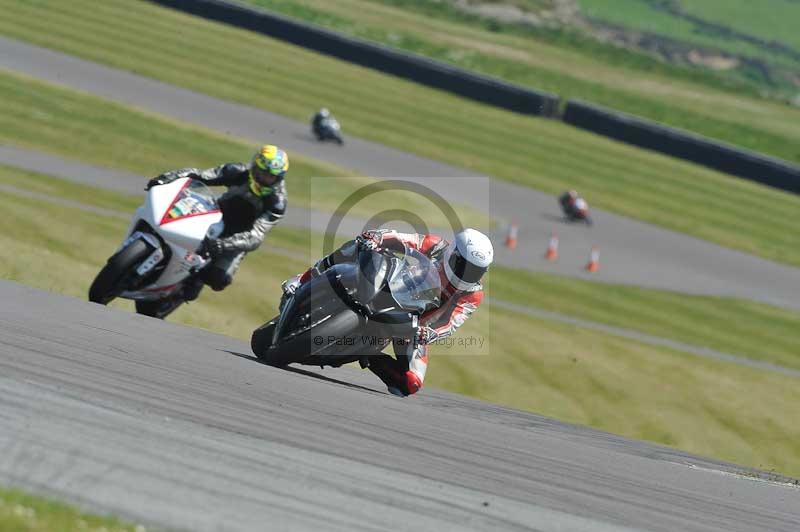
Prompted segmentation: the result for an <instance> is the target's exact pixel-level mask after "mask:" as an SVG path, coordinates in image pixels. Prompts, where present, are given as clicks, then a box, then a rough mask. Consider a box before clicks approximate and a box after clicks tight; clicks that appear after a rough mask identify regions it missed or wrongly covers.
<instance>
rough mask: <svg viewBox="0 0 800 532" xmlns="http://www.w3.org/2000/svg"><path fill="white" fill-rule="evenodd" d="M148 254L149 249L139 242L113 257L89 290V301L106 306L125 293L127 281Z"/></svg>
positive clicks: (133, 243) (132, 243)
mask: <svg viewBox="0 0 800 532" xmlns="http://www.w3.org/2000/svg"><path fill="white" fill-rule="evenodd" d="M149 254H150V247H149V246H148V245H147V244H145V243H144V242H143V241H141V240H136V241H134V242H131V244H130V245H129V246H128V247H126V248H125V249H123V250H121V251H120V252H119V253H116V254H115V255H113V256H112V257H111V258H110V259H108V262H107V263H106V265H105V266H103V269H102V270H100V273H98V274H97V277H95V279H94V282H92V286H91V287H90V288H89V301H91V302H92V303H99V304H101V305H108V304H109V303H110V302H111V301H112V300H113V299H114V298H115V297H117V296H118V295H120V294H121V293H122V292H124V291H125V289H126V288H128V287H127V281H128V280H129V278H130V277H131V274H133V273H134V272H135V271H136V268H137V267H138V266H139V264H141V262H142V261H143V260H144V259H146V258H147V256H148V255H149Z"/></svg>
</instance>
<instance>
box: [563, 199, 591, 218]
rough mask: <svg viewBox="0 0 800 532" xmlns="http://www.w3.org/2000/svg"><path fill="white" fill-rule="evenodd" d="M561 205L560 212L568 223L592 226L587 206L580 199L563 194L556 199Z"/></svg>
mask: <svg viewBox="0 0 800 532" xmlns="http://www.w3.org/2000/svg"><path fill="white" fill-rule="evenodd" d="M558 202H559V204H560V205H561V211H562V212H563V213H564V217H565V218H566V219H567V220H568V221H570V222H585V223H586V225H592V218H591V217H590V216H589V204H588V203H586V200H584V199H583V198H581V197H572V196H570V195H569V194H563V195H562V196H561V197H560V198H558Z"/></svg>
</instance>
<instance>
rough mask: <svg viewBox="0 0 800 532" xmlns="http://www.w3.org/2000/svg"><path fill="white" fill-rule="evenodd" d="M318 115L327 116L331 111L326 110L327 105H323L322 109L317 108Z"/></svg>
mask: <svg viewBox="0 0 800 532" xmlns="http://www.w3.org/2000/svg"><path fill="white" fill-rule="evenodd" d="M319 116H321V117H322V118H328V117H329V116H331V112H330V111H328V108H327V107H323V108H322V109H320V110H319Z"/></svg>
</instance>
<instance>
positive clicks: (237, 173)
mask: <svg viewBox="0 0 800 532" xmlns="http://www.w3.org/2000/svg"><path fill="white" fill-rule="evenodd" d="M288 170H289V156H288V155H287V154H286V152H285V151H284V150H282V149H281V148H279V147H277V146H274V145H271V144H266V145H264V146H262V147H261V148H260V149H259V150H258V151H257V152H256V153H255V155H253V158H252V160H251V162H250V164H249V165H248V164H245V163H227V164H222V165H219V166H217V167H215V168H208V169H206V170H200V169H197V168H182V169H179V170H173V171H170V172H166V173H163V174H161V175H159V176H158V177H155V178H153V179H151V180H150V181H149V182H148V183H147V186H146V187H145V190H149V189H150V188H151V187H153V186H156V185H163V184H166V183H170V182H172V181H175V180H176V179H180V178H182V177H191V178H193V179H197V180H200V181H202V182H204V183H205V184H207V185H211V186H216V185H223V186H226V187H228V190H227V191H226V192H225V193H224V194H223V195H222V196H220V197H219V198H218V203H219V207H220V210H221V211H222V220H223V222H224V225H225V229H224V231H223V232H222V234H221V235H220V236H219V238H216V239H210V238H206V240H205V241H204V243H203V250H202V251H204V252H205V253H207V254H208V255H209V256H210V257H211V258H212V259H213V261H212V262H211V263H210V264H209V265H208V266H206V267H205V268H204V269H203V270H202V271H201V272H199V274H198V275H197V276H196V277H195V278H194V279H193V280H191V281H187V283H186V285H185V286H184V290H183V292H182V293H181V294H178V295H177V296H176V297H175V298H174V299H173V300H171V301H170V300H167V301H164V302H162V304H161V306H160V308H158V309H156V312H155V313H156V314H158V316H157V317H164V316H166V314H169V312H172V311H173V310H174V309H175V308H177V306H178V305H180V304H181V303H182V302H183V301H193V300H195V299H197V296H198V295H199V294H200V290H201V289H202V287H203V285H204V284H207V285H209V286H210V287H211V289H212V290H214V291H220V290H223V289H225V288H226V287H227V286H228V285H230V284H231V282H232V281H233V276H234V274H235V273H236V271H237V270H238V269H239V265H240V264H241V262H242V259H243V258H244V256H245V254H247V253H248V252H250V251H254V250H255V249H257V248H258V247H259V246H260V245H261V243H262V242H263V241H264V238H265V237H266V235H267V233H269V232H270V231H271V230H272V228H273V227H275V225H277V224H278V222H280V220H281V218H283V215H284V213H285V212H286V199H287V198H286V187H285V182H284V178H285V177H286V172H287V171H288ZM142 306H143V307H144V306H145V305H142ZM137 310H139V307H138V302H137ZM142 310H144V309H142ZM143 313H145V314H150V315H153V312H143Z"/></svg>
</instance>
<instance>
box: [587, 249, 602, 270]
mask: <svg viewBox="0 0 800 532" xmlns="http://www.w3.org/2000/svg"><path fill="white" fill-rule="evenodd" d="M599 269H600V250H599V249H598V248H596V247H594V246H592V253H591V254H590V255H589V262H588V263H587V264H586V271H587V272H596V271H597V270H599Z"/></svg>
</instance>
